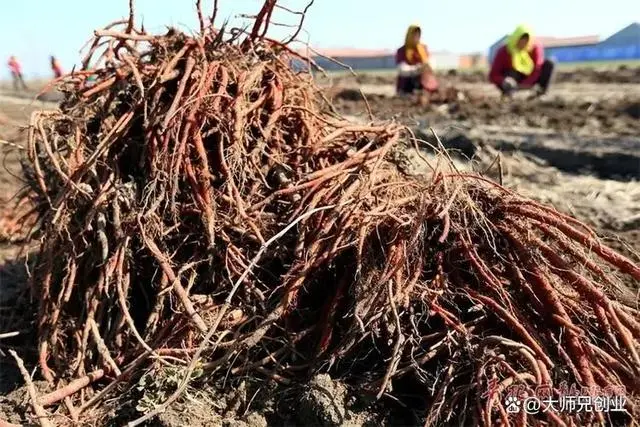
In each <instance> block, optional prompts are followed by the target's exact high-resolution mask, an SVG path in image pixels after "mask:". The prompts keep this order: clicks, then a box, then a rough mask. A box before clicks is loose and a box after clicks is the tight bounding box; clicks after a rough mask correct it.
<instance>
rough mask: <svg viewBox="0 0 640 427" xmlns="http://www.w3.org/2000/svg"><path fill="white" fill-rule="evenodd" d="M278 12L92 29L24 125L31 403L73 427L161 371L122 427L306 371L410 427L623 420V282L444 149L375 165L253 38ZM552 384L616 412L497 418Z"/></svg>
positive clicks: (374, 151)
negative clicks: (602, 401) (30, 220)
mask: <svg viewBox="0 0 640 427" xmlns="http://www.w3.org/2000/svg"><path fill="white" fill-rule="evenodd" d="M275 6H276V2H275V1H273V0H267V1H266V2H265V3H264V6H263V7H262V9H261V11H260V12H259V14H258V15H257V17H256V19H255V25H254V27H253V28H252V29H251V30H250V31H249V32H248V34H245V33H243V32H242V31H239V30H232V31H231V32H230V33H228V34H226V35H225V34H223V32H222V31H216V30H214V29H213V28H212V27H210V26H206V25H204V23H203V24H202V29H201V32H200V33H199V34H197V35H195V36H188V35H186V34H183V33H180V32H178V31H175V30H170V31H169V32H168V33H167V34H163V35H150V34H147V33H145V32H144V31H143V30H142V29H137V28H136V27H134V25H133V21H132V20H130V21H128V22H125V23H118V24H114V25H112V26H110V27H109V28H107V29H105V30H101V31H97V32H96V39H95V40H94V42H93V45H92V47H91V48H90V53H89V55H88V56H87V58H86V59H85V61H84V68H83V70H81V71H79V72H76V73H73V74H71V75H69V76H66V77H65V78H64V79H62V80H61V81H60V88H59V89H60V91H61V92H62V93H63V94H64V96H65V99H64V101H63V102H62V104H61V106H60V110H59V111H51V112H40V113H36V114H34V116H33V117H32V123H31V127H30V134H29V141H28V157H29V164H28V166H26V173H25V175H26V179H27V180H28V181H29V183H30V192H28V193H26V194H27V195H28V196H29V198H30V200H31V203H32V204H33V206H34V207H35V209H36V213H37V218H36V224H37V227H36V228H37V229H39V230H40V232H41V241H42V244H41V248H40V252H39V254H38V258H37V263H36V265H35V267H34V269H33V272H32V278H31V293H32V298H33V300H35V301H36V302H37V304H38V306H39V307H38V310H37V327H38V354H37V358H38V366H39V372H40V374H41V375H42V377H43V378H44V379H45V380H46V381H47V382H48V384H50V387H51V390H55V391H52V392H51V393H49V394H46V395H42V396H40V397H39V398H38V399H37V401H36V402H34V405H33V406H34V410H35V411H36V412H38V413H42V411H52V410H57V411H69V412H70V414H69V415H70V416H72V417H81V416H82V415H83V413H86V411H87V410H88V409H90V408H92V407H95V406H96V405H99V404H101V403H103V402H104V401H105V399H106V398H108V397H110V396H111V393H114V392H115V391H116V390H118V389H122V388H126V386H131V385H133V384H140V383H139V380H140V378H141V377H142V376H143V375H147V376H149V375H152V376H158V377H159V376H160V375H161V373H166V372H169V371H171V370H173V371H174V372H177V374H176V378H175V379H174V382H173V383H172V384H173V385H172V389H171V392H170V393H167V394H164V395H163V396H162V399H161V401H160V402H156V405H152V408H151V407H150V408H148V410H146V411H143V412H142V416H141V417H140V418H139V419H137V420H135V421H133V422H131V423H130V425H132V426H135V425H139V424H141V423H143V422H144V421H147V420H150V419H153V418H154V417H155V416H157V415H158V414H159V413H160V412H162V411H164V410H165V409H166V408H168V407H169V405H170V404H171V403H173V402H175V401H176V400H178V399H180V398H181V396H182V394H183V392H184V390H185V388H186V386H187V384H188V382H189V381H190V380H193V381H195V382H196V383H199V384H200V385H201V386H203V387H204V386H205V384H207V383H208V382H216V381H225V379H226V381H225V384H226V386H227V387H231V386H233V385H234V384H235V385H238V384H239V383H240V381H241V380H242V379H243V378H245V377H255V378H261V379H265V380H269V381H272V382H275V383H279V384H281V385H283V386H287V385H291V384H297V383H300V382H305V381H308V380H309V379H310V378H312V377H314V376H315V375H316V374H318V373H329V374H331V375H332V376H334V377H339V378H341V379H343V381H344V383H345V384H346V385H347V386H349V387H350V388H351V389H353V390H357V391H358V392H359V393H360V394H362V395H368V396H369V397H370V398H372V399H382V400H385V399H388V400H390V401H395V402H398V401H399V402H400V403H401V404H402V405H404V406H405V407H407V408H409V409H408V410H412V411H415V412H416V413H419V414H420V416H421V422H423V423H424V424H426V425H441V424H442V423H446V422H464V421H465V420H466V421H470V422H471V423H472V424H474V425H475V424H480V425H487V426H489V425H494V424H495V423H496V422H498V420H501V422H502V423H503V424H505V425H511V424H517V423H520V424H530V425H535V424H541V423H542V422H547V423H549V422H551V423H556V424H562V423H564V424H566V425H569V424H571V423H575V424H579V425H585V424H586V423H589V422H592V421H598V420H599V421H604V420H605V417H610V418H611V419H612V420H613V421H614V422H629V420H631V419H632V417H633V416H638V412H637V411H638V403H639V402H638V392H639V391H640V385H639V383H638V380H637V378H638V377H639V374H640V358H639V356H638V348H639V346H638V344H639V339H640V322H639V321H638V311H637V308H634V306H633V304H635V302H634V301H635V300H634V295H633V294H630V293H629V291H628V289H627V288H626V287H625V286H624V285H623V284H622V282H621V277H623V276H627V277H631V278H633V279H635V280H640V266H638V265H637V264H635V263H634V262H632V261H630V260H629V259H627V258H625V257H623V256H622V255H620V254H618V253H616V252H615V251H613V250H612V249H610V248H608V247H606V246H605V245H603V244H602V242H601V241H600V240H599V238H598V237H597V236H596V235H595V233H594V232H593V231H591V230H590V229H589V228H588V227H586V226H585V225H583V224H582V223H580V222H579V221H577V220H575V219H573V218H571V217H568V216H566V215H563V214H561V213H559V212H557V211H555V210H554V209H552V208H549V207H547V206H544V205H541V204H539V203H536V202H533V201H531V200H528V199H526V198H524V197H521V196H519V195H518V194H516V193H513V192H511V191H509V190H507V189H505V188H503V187H501V186H500V185H498V184H496V183H494V182H493V181H490V180H488V179H486V178H484V177H482V176H480V175H477V174H465V173H461V172H458V171H457V170H456V169H455V167H454V166H453V165H452V163H450V162H449V159H448V157H447V154H446V153H445V152H443V153H442V154H441V161H439V162H438V165H434V166H433V167H432V170H431V172H430V173H429V174H428V175H427V176H423V177H413V176H408V175H406V174H405V173H403V172H402V170H401V169H400V168H398V167H397V165H396V164H395V163H393V162H392V161H391V159H392V158H393V156H392V154H393V152H394V150H396V149H402V150H406V149H408V147H410V146H411V144H412V143H414V142H415V140H414V139H413V138H412V136H411V133H410V132H409V131H408V130H407V129H405V128H404V127H402V126H400V125H399V124H397V123H395V122H392V121H391V122H380V123H369V124H358V123H351V122H349V121H347V120H345V119H343V118H342V117H340V115H338V114H337V113H336V112H335V111H334V108H333V105H331V104H330V103H328V102H327V101H326V98H325V97H324V95H323V93H322V92H320V91H319V90H317V89H316V87H315V86H314V84H313V81H312V80H311V78H310V77H309V75H308V74H296V73H295V72H294V71H293V70H292V69H291V68H290V67H289V62H288V59H289V58H290V57H291V55H294V53H293V52H291V51H290V50H289V49H288V47H287V46H286V44H281V43H276V42H274V41H272V40H270V39H268V38H267V37H266V35H265V34H266V31H267V28H268V26H269V18H270V16H271V14H272V13H273V11H274V8H275ZM87 76H95V77H96V80H95V82H94V83H92V84H91V85H88V84H87V80H86V77H87ZM156 374H157V375H156ZM562 384H575V385H577V386H581V387H586V388H589V390H592V391H596V390H607V391H608V392H609V393H623V394H624V396H625V398H626V403H625V408H624V409H625V410H626V411H627V412H621V413H615V414H597V413H596V414H593V413H591V414H588V413H586V414H585V413H566V414H565V413H563V414H556V413H553V412H551V411H549V412H545V413H540V414H538V415H528V414H525V413H524V412H520V413H519V414H517V415H513V414H508V413H507V412H506V410H505V406H504V398H505V397H506V396H505V395H506V393H507V392H508V387H509V386H511V385H515V386H518V387H519V388H518V390H519V393H521V395H524V394H528V395H532V394H533V393H534V392H536V390H538V391H539V390H540V389H544V390H546V391H547V392H548V393H549V394H551V395H553V396H559V394H560V393H562V392H563V390H562ZM61 405H64V406H61ZM138 415H141V414H138ZM338 415H340V414H338ZM335 416H337V415H336V414H332V415H330V417H331V418H332V419H333V417H335Z"/></svg>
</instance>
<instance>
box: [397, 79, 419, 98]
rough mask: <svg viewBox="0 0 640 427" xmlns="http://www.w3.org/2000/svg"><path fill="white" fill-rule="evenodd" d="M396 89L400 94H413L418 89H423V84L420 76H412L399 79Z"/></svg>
mask: <svg viewBox="0 0 640 427" xmlns="http://www.w3.org/2000/svg"><path fill="white" fill-rule="evenodd" d="M396 86H397V87H396V89H397V90H398V92H399V93H405V94H409V93H413V92H414V91H416V90H418V89H422V83H421V82H420V76H411V77H408V76H407V77H405V76H402V77H398V82H397V85H396Z"/></svg>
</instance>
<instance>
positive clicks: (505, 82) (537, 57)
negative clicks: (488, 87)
mask: <svg viewBox="0 0 640 427" xmlns="http://www.w3.org/2000/svg"><path fill="white" fill-rule="evenodd" d="M552 74H553V62H551V61H550V60H548V59H545V57H544V48H543V47H542V44H541V43H539V42H537V41H536V40H535V39H534V37H533V33H532V32H531V30H530V29H529V28H528V27H527V26H526V25H520V26H518V28H516V30H515V31H514V32H513V33H512V34H511V35H510V36H509V37H507V41H506V43H505V44H504V46H502V47H501V48H500V49H498V52H497V53H496V56H495V58H494V59H493V63H492V64H491V71H490V73H489V80H490V81H491V83H493V84H494V85H496V86H497V87H498V89H500V91H501V92H502V95H503V96H506V97H510V96H511V95H513V93H514V92H515V91H516V90H520V89H531V90H532V91H533V93H532V96H531V98H536V97H538V96H540V95H543V94H545V93H546V92H547V90H548V89H549V84H550V83H551V76H552Z"/></svg>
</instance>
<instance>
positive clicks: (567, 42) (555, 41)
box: [536, 35, 600, 47]
mask: <svg viewBox="0 0 640 427" xmlns="http://www.w3.org/2000/svg"><path fill="white" fill-rule="evenodd" d="M536 38H537V39H538V41H540V42H541V43H542V45H543V46H544V47H560V46H583V45H590V44H598V43H599V42H600V37H599V36H597V35H589V36H579V37H536Z"/></svg>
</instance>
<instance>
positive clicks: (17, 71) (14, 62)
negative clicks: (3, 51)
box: [8, 56, 27, 92]
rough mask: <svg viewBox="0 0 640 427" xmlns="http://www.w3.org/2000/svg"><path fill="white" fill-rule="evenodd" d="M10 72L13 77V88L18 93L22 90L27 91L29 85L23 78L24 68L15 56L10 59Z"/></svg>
mask: <svg viewBox="0 0 640 427" xmlns="http://www.w3.org/2000/svg"><path fill="white" fill-rule="evenodd" d="M8 65H9V71H11V77H12V78H13V88H14V89H15V90H16V92H17V91H18V90H20V89H22V90H27V85H26V84H25V83H24V79H23V78H22V67H21V66H20V63H19V62H18V59H17V58H16V57H15V56H11V57H10V58H9V62H8Z"/></svg>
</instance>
